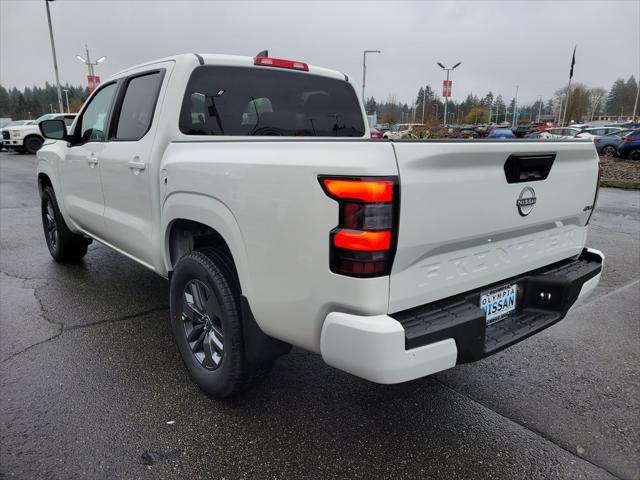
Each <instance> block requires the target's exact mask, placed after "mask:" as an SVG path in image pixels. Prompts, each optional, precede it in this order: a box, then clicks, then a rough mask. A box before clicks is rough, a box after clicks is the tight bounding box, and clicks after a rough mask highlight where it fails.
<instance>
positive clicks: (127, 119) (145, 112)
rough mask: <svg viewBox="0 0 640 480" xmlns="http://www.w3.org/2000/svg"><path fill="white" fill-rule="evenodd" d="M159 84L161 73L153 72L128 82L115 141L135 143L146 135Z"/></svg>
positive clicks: (160, 82)
mask: <svg viewBox="0 0 640 480" xmlns="http://www.w3.org/2000/svg"><path fill="white" fill-rule="evenodd" d="M161 84H162V74H161V72H153V73H150V74H147V75H142V76H139V77H133V78H132V79H130V80H129V82H128V83H127V87H126V88H127V89H126V92H125V94H124V99H123V101H122V108H121V109H120V114H119V115H118V123H117V127H116V134H115V139H116V140H120V141H125V140H128V141H136V140H140V139H141V138H142V137H144V136H145V135H146V133H147V132H148V131H149V128H150V127H151V121H152V120H153V112H154V110H155V106H156V100H157V99H158V92H159V91H160V85H161Z"/></svg>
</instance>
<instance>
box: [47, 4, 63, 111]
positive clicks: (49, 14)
mask: <svg viewBox="0 0 640 480" xmlns="http://www.w3.org/2000/svg"><path fill="white" fill-rule="evenodd" d="M49 2H53V0H45V2H44V3H45V5H46V6H47V22H49V38H50V39H51V51H52V53H53V70H54V71H55V72H56V88H57V89H58V107H60V111H61V112H62V92H61V91H60V77H59V76H58V60H57V59H56V44H55V42H54V41H53V27H52V26H51V12H50V11H49Z"/></svg>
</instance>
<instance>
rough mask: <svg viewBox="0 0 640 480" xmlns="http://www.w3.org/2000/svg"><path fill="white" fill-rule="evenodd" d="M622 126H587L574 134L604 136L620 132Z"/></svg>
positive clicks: (577, 136)
mask: <svg viewBox="0 0 640 480" xmlns="http://www.w3.org/2000/svg"><path fill="white" fill-rule="evenodd" d="M621 131H622V128H620V127H597V128H587V129H585V130H583V131H581V132H580V133H578V134H576V138H592V137H596V136H600V137H602V136H604V135H610V134H612V133H617V132H621Z"/></svg>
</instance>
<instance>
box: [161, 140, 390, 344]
mask: <svg viewBox="0 0 640 480" xmlns="http://www.w3.org/2000/svg"><path fill="white" fill-rule="evenodd" d="M162 168H163V169H164V170H165V171H166V174H167V185H166V194H165V199H164V202H163V214H162V215H163V221H162V223H163V225H168V224H170V222H171V221H172V219H174V218H176V217H177V216H183V217H184V218H189V215H191V214H192V212H193V211H196V210H198V218H199V219H202V218H206V219H207V220H208V221H205V222H203V223H206V224H208V225H209V226H211V227H212V228H216V229H218V230H219V231H220V233H221V234H223V236H225V234H224V233H223V232H227V234H226V235H228V236H226V238H225V239H226V240H227V243H229V244H230V248H231V250H232V253H233V254H234V257H237V258H234V259H235V261H236V266H237V268H238V274H239V277H240V283H241V288H242V291H243V294H244V295H246V296H247V298H248V299H249V303H250V305H251V309H252V311H253V314H254V316H255V318H256V320H257V322H258V324H259V325H260V327H261V328H262V330H263V331H264V332H265V333H267V334H269V335H272V336H274V337H276V338H280V339H282V340H285V341H287V342H290V343H292V344H294V345H297V346H300V347H303V348H306V349H309V350H311V351H315V352H319V348H320V346H319V340H320V331H321V328H322V323H323V321H324V318H325V317H326V315H327V314H328V313H329V312H331V311H344V312H350V313H359V314H364V315H376V314H382V313H386V311H387V307H388V294H389V278H388V277H381V278H372V279H354V278H349V277H345V276H341V275H336V274H333V273H331V271H330V270H329V232H330V231H331V229H333V228H334V227H335V226H336V225H337V223H338V205H337V203H336V202H335V201H334V200H332V199H330V198H329V197H327V196H326V195H325V193H324V192H323V190H322V188H321V187H320V184H319V182H318V175H355V176H362V175H396V174H397V166H396V162H395V157H394V153H393V149H392V146H391V144H390V143H386V142H384V143H382V142H375V141H366V140H365V141H359V140H355V141H353V140H344V141H342V140H333V139H331V140H330V141H322V140H317V141H316V140H314V141H311V140H310V141H304V140H302V141H295V140H294V141H286V140H285V141H282V140H259V139H255V138H254V139H251V140H244V141H243V140H238V141H234V140H213V141H208V142H189V143H178V142H174V143H171V144H170V145H169V146H168V148H167V151H166V154H165V156H164V161H163V165H162ZM186 195H188V197H189V202H183V201H174V199H178V198H180V196H181V198H187V197H186ZM198 198H200V200H197V199H198ZM198 204H199V205H200V206H197V205H198ZM205 205H208V206H209V207H205V208H202V206H205ZM190 206H192V208H190ZM198 221H202V220H198Z"/></svg>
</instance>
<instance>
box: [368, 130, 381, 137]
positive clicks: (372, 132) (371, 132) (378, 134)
mask: <svg viewBox="0 0 640 480" xmlns="http://www.w3.org/2000/svg"><path fill="white" fill-rule="evenodd" d="M369 136H370V137H371V138H384V133H383V132H381V131H380V130H378V129H376V128H371V129H370V130H369Z"/></svg>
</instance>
